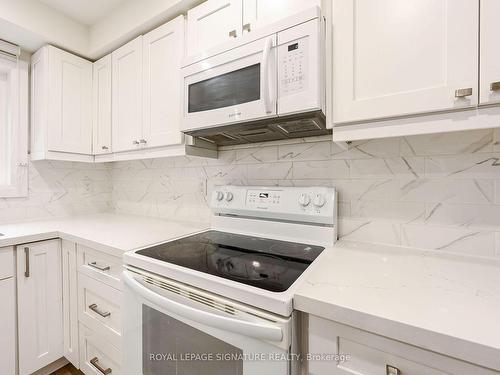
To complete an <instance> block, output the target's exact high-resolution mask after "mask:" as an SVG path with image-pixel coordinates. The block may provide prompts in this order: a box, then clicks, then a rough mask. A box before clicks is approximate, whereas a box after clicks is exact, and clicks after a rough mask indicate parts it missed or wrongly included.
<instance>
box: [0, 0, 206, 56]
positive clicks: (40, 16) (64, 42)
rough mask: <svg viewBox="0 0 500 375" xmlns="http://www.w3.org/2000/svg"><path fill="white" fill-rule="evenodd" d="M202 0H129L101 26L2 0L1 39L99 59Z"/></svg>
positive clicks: (36, 4)
mask: <svg viewBox="0 0 500 375" xmlns="http://www.w3.org/2000/svg"><path fill="white" fill-rule="evenodd" d="M200 2H202V0H148V1H138V0H126V1H124V2H123V3H121V4H120V5H119V6H118V7H117V8H116V9H115V10H114V11H112V12H111V13H110V14H108V15H105V16H104V17H103V18H102V19H100V20H99V21H98V22H97V23H95V24H93V25H90V26H87V25H84V24H81V23H79V22H76V21H74V20H73V19H71V18H70V17H67V16H65V15H64V14H62V13H61V12H59V11H57V10H54V9H52V8H50V7H48V6H47V5H45V4H43V3H42V2H40V1H33V0H0V39H4V40H7V41H10V42H12V43H15V44H18V45H20V46H21V47H22V48H23V49H25V50H28V51H30V52H34V51H36V50H37V49H38V48H40V47H41V46H42V45H44V44H53V45H55V46H57V47H60V48H63V49H65V50H67V51H70V52H73V53H76V54H78V55H81V56H83V57H86V58H88V59H92V60H96V59H98V58H100V57H102V56H104V55H105V54H107V53H109V52H111V51H112V50H114V49H116V48H118V47H120V46H121V45H123V44H125V43H126V42H128V41H130V40H132V39H134V38H135V37H136V36H138V35H140V34H143V33H145V32H148V31H150V30H151V29H153V28H154V27H156V26H158V25H160V24H163V23H164V22H166V21H168V20H170V19H172V18H174V17H176V16H178V15H179V14H181V13H185V12H186V11H187V10H188V9H190V8H192V7H193V6H195V5H197V4H198V3H200Z"/></svg>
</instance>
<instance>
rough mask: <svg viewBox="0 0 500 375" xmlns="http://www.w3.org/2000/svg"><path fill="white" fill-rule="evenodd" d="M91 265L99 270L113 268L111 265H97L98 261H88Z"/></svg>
mask: <svg viewBox="0 0 500 375" xmlns="http://www.w3.org/2000/svg"><path fill="white" fill-rule="evenodd" d="M87 264H88V265H89V266H90V267H92V268H95V269H96V270H99V271H103V272H104V271H109V270H110V269H111V267H110V266H99V265H97V262H90V263H87Z"/></svg>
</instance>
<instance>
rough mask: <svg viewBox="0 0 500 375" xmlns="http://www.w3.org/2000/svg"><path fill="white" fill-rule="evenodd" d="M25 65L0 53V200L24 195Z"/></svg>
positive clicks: (26, 190)
mask: <svg viewBox="0 0 500 375" xmlns="http://www.w3.org/2000/svg"><path fill="white" fill-rule="evenodd" d="M27 125H28V64H27V63H26V62H24V61H20V60H18V59H17V58H16V57H11V56H9V55H7V54H4V53H2V52H1V51H0V198H4V197H23V196H26V195H27V194H28V155H27V146H28V131H27V130H28V129H27V128H28V126H27Z"/></svg>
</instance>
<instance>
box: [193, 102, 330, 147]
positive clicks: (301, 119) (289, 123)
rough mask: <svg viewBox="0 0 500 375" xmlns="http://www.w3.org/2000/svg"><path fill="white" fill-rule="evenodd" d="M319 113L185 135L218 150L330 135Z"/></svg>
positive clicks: (301, 114) (201, 130) (314, 112)
mask: <svg viewBox="0 0 500 375" xmlns="http://www.w3.org/2000/svg"><path fill="white" fill-rule="evenodd" d="M325 122H326V121H325V115H324V114H323V112H322V111H319V110H316V111H310V112H306V113H297V114H292V115H286V116H279V117H275V118H268V119H263V120H256V121H248V122H237V123H234V124H229V125H223V126H218V127H214V128H205V129H200V130H193V131H188V132H186V134H188V135H190V136H192V137H195V138H200V139H203V140H205V141H208V142H210V143H213V144H216V145H218V146H233V145H238V144H248V143H260V142H266V141H278V140H281V139H291V138H303V137H313V136H321V135H327V134H332V131H331V129H327V128H326V126H325Z"/></svg>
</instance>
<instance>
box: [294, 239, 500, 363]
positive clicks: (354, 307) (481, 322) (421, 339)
mask: <svg viewBox="0 0 500 375" xmlns="http://www.w3.org/2000/svg"><path fill="white" fill-rule="evenodd" d="M325 251H326V253H323V254H322V255H321V256H320V258H318V259H317V261H316V262H315V263H313V265H312V267H313V269H311V270H309V271H310V272H308V273H307V276H306V277H305V278H304V280H303V281H302V284H301V285H300V287H299V288H298V291H297V293H296V295H295V297H294V308H295V309H297V310H300V311H304V312H307V313H310V314H313V315H316V316H319V317H322V318H326V319H329V320H333V321H337V322H339V323H343V324H347V325H350V326H354V327H357V328H360V329H363V330H366V331H370V332H373V333H377V334H379V335H383V336H386V337H390V338H393V339H396V340H399V341H403V342H406V343H411V344H413V345H416V346H419V347H422V348H426V349H429V350H432V351H436V352H438V353H443V354H447V355H450V356H453V357H456V358H460V359H464V360H467V361H470V362H472V363H476V364H481V365H483V366H485V367H490V368H494V369H498V370H500V260H496V259H480V258H475V257H470V256H462V255H458V254H457V255H455V254H445V253H436V251H432V252H431V251H422V250H416V249H407V248H399V247H392V246H383V245H374V244H363V243H355V242H339V243H338V244H337V245H336V246H335V247H333V248H331V249H328V250H325Z"/></svg>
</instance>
